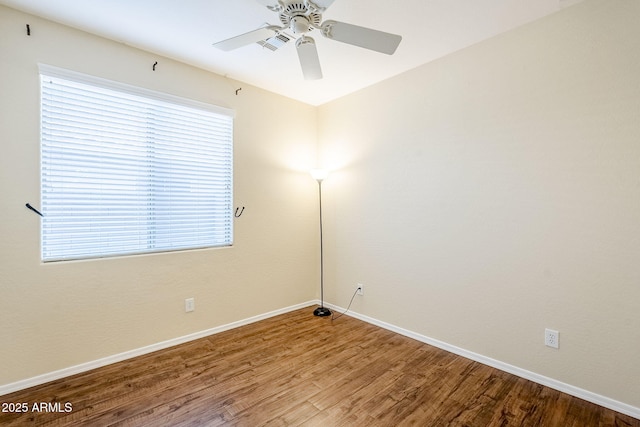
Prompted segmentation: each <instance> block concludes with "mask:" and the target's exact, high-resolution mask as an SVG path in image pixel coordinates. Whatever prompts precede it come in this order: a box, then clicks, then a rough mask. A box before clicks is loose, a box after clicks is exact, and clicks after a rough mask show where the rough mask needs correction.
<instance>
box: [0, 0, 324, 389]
mask: <svg viewBox="0 0 640 427" xmlns="http://www.w3.org/2000/svg"><path fill="white" fill-rule="evenodd" d="M26 24H29V25H30V27H31V34H32V35H31V36H30V37H28V36H27V35H26V27H25V25H26ZM155 61H158V66H157V68H156V71H155V72H154V71H153V70H152V65H153V63H154V62H155ZM38 63H45V64H49V65H54V66H58V67H62V68H67V69H71V70H74V71H79V72H83V73H87V74H91V75H94V76H98V77H103V78H107V79H112V80H117V81H120V82H124V83H128V84H133V85H139V86H142V87H145V88H149V89H152V90H157V91H162V92H166V93H170V94H173V95H177V96H182V97H186V98H191V99H196V100H199V101H204V102H209V103H213V104H218V105H221V106H224V107H228V108H232V109H234V110H235V111H236V120H235V162H234V168H235V184H234V185H235V188H234V190H235V204H236V205H237V206H245V207H246V208H245V211H244V214H243V215H242V217H241V218H239V219H237V220H236V222H235V246H234V247H233V248H229V249H212V250H200V251H185V252H179V253H172V254H159V255H149V256H135V257H123V258H113V259H105V260H95V261H82V262H64V263H55V264H46V265H43V264H42V263H41V262H40V253H39V250H40V249H39V245H40V234H39V233H40V221H39V218H38V216H36V215H35V214H33V213H32V212H31V211H29V210H27V209H26V208H25V206H24V205H25V203H27V202H29V203H31V204H33V205H34V206H36V207H38V206H39V204H40V182H39V179H40V177H39V77H38V66H37V64H38ZM238 87H242V91H240V92H239V94H238V96H236V94H235V90H236V89H237V88H238ZM282 117H287V118H288V119H287V122H286V126H284V125H283V123H282ZM0 125H1V126H0V153H1V154H0V178H1V181H0V215H1V220H0V346H1V347H2V348H1V351H0V385H3V384H8V383H12V382H15V381H19V380H24V379H27V378H30V377H33V376H37V375H41V374H44V373H49V372H52V371H55V370H59V369H62V368H67V367H71V366H75V365H78V364H81V363H84V362H90V361H94V360H96V359H99V358H102V357H106V356H111V355H114V354H118V353H121V352H125V351H129V350H133V349H138V348H141V347H143V346H147V345H151V344H155V343H158V342H161V341H164V340H169V339H173V338H176V337H180V336H184V335H187V334H191V333H195V332H199V331H202V330H206V329H209V328H213V327H216V326H219V325H223V324H227V323H230V322H234V321H238V320H242V319H246V318H249V317H251V316H255V315H260V314H263V313H267V312H270V311H272V310H277V309H282V308H285V307H289V306H292V305H295V304H299V303H303V302H307V301H310V300H313V299H315V298H317V297H318V295H316V293H317V286H316V285H317V281H318V279H317V277H318V267H317V262H315V260H316V259H317V255H318V252H317V247H318V245H317V242H318V241H317V238H318V237H317V235H318V233H317V219H316V215H317V211H316V209H317V206H316V203H317V201H316V188H317V186H316V183H315V182H314V181H313V180H312V179H311V178H310V177H309V175H308V173H307V170H308V169H309V168H310V167H312V166H315V162H316V155H317V133H316V109H315V108H314V107H311V106H307V105H304V104H301V103H298V102H295V101H292V100H289V99H286V98H283V97H280V96H276V95H273V94H270V93H268V92H265V91H262V90H259V89H256V88H253V87H251V86H249V85H246V84H241V83H237V82H233V81H231V80H227V79H225V78H223V77H220V76H217V75H214V74H211V73H207V72H205V71H202V70H199V69H196V68H192V67H189V66H187V65H184V64H180V63H177V62H175V61H171V60H169V59H166V58H159V57H157V56H154V55H151V54H149V53H146V52H142V51H139V50H136V49H133V48H131V47H128V46H125V45H123V44H119V43H115V42H111V41H107V40H104V39H101V38H98V37H94V36H91V35H88V34H86V33H82V32H80V31H76V30H73V29H70V28H67V27H64V26H61V25H57V24H54V23H51V22H48V21H45V20H41V19H38V18H35V17H33V16H29V15H25V14H22V13H19V12H17V11H14V10H12V9H8V8H5V7H2V6H0ZM187 297H195V302H196V311H195V312H193V313H190V314H186V313H185V312H184V299H185V298H187Z"/></svg>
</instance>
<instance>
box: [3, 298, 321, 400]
mask: <svg viewBox="0 0 640 427" xmlns="http://www.w3.org/2000/svg"><path fill="white" fill-rule="evenodd" d="M316 304H318V303H317V302H316V301H308V302H305V303H301V304H297V305H293V306H290V307H286V308H282V309H280V310H275V311H270V312H268V313H264V314H259V315H257V316H253V317H250V318H248V319H243V320H239V321H237V322H232V323H228V324H226V325H222V326H217V327H215V328H211V329H207V330H204V331H200V332H195V333H193V334H189V335H185V336H182V337H178V338H173V339H170V340H167V341H162V342H159V343H156V344H152V345H149V346H146V347H142V348H138V349H135V350H130V351H126V352H124V353H120V354H114V355H113V356H108V357H104V358H102V359H98V360H94V361H91V362H87V363H82V364H80V365H76V366H71V367H69V368H64V369H60V370H57V371H53V372H49V373H46V374H43V375H38V376H36V377H32V378H27V379H25V380H20V381H16V382H14V383H10V384H5V385H0V396H2V395H5V394H9V393H13V392H16V391H19V390H24V389H26V388H29V387H34V386H38V385H41V384H45V383H48V382H50V381H54V380H58V379H61V378H65V377H69V376H71V375H75V374H80V373H82V372H87V371H90V370H92V369H96V368H101V367H103V366H107V365H111V364H112V363H116V362H121V361H123V360H127V359H131V358H134V357H137V356H142V355H144V354H149V353H153V352H154V351H158V350H163V349H165V348H169V347H173V346H175V345H178V344H184V343H186V342H189V341H193V340H197V339H200V338H204V337H207V336H209V335H214V334H218V333H220V332H224V331H228V330H229V329H234V328H238V327H240V326H244V325H248V324H250V323H254V322H258V321H260V320H264V319H268V318H270V317H274V316H277V315H279V314H284V313H288V312H290V311H294V310H297V309H299V308H304V307H309V306H312V305H316Z"/></svg>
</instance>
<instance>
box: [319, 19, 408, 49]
mask: <svg viewBox="0 0 640 427" xmlns="http://www.w3.org/2000/svg"><path fill="white" fill-rule="evenodd" d="M322 35H324V36H325V37H326V38H328V39H332V40H337V41H339V42H343V43H348V44H352V45H354V46H360V47H363V48H365V49H370V50H375V51H376V52H380V53H386V54H387V55H393V53H394V52H395V51H396V49H397V48H398V45H399V44H400V41H401V40H402V36H399V35H397V34H390V33H385V32H383V31H378V30H372V29H371V28H365V27H359V26H357V25H353V24H346V23H344V22H338V21H325V22H323V23H322Z"/></svg>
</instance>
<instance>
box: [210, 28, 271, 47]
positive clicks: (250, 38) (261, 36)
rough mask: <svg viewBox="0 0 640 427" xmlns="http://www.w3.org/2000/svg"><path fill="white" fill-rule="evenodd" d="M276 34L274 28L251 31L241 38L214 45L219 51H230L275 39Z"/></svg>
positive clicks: (241, 35)
mask: <svg viewBox="0 0 640 427" xmlns="http://www.w3.org/2000/svg"><path fill="white" fill-rule="evenodd" d="M275 34H276V31H275V30H274V29H273V28H272V27H263V28H258V29H257V30H253V31H249V32H248V33H244V34H240V35H239V36H235V37H231V38H230V39H226V40H222V41H219V42H217V43H214V44H213V45H214V46H215V47H217V48H218V49H221V50H224V51H229V50H234V49H238V48H239V47H243V46H246V45H249V44H251V43H257V42H259V41H260V40H266V39H268V38H270V37H273V36H274V35H275Z"/></svg>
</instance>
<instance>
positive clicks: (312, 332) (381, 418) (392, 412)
mask: <svg viewBox="0 0 640 427" xmlns="http://www.w3.org/2000/svg"><path fill="white" fill-rule="evenodd" d="M312 311H313V310H312V308H305V309H301V310H296V311H293V312H291V313H287V314H283V315H280V316H276V317H273V318H270V319H266V320H263V321H260V322H257V323H254V324H251V325H247V326H243V327H240V328H236V329H233V330H229V331H225V332H222V333H219V334H216V335H213V336H210V337H206V338H202V339H200V340H196V341H192V342H189V343H185V344H183V345H180V346H176V347H172V348H169V349H166V350H162V351H159V352H155V353H152V354H148V355H144V356H140V357H137V358H135V359H131V360H127V361H123V362H120V363H115V364H113V365H109V366H105V367H103V368H99V369H96V370H93V371H90V372H86V373H83V374H79V375H74V376H72V377H68V378H65V379H61V380H57V381H53V382H51V383H48V384H44V385H42V386H39V387H34V388H31V389H27V390H22V391H19V392H16V393H13V394H10V395H6V396H2V397H0V401H2V402H29V403H30V404H33V403H37V402H45V403H48V402H59V403H60V404H64V403H65V402H70V403H72V405H73V411H72V412H69V413H64V412H63V413H57V412H54V413H46V412H35V411H29V412H28V413H24V414H8V413H0V425H2V426H21V427H22V426H84V425H87V426H160V425H161V426H182V427H192V426H229V425H232V426H251V427H254V426H316V425H317V426H385V427H386V426H409V425H418V426H425V425H426V426H467V427H469V426H478V427H485V426H536V427H537V426H545V427H546V426H551V427H554V426H562V427H565V426H581V427H583V426H627V427H640V420H637V419H634V418H632V417H629V416H626V415H623V414H619V413H616V412H614V411H611V410H607V409H605V408H602V407H599V406H597V405H594V404H591V403H589V402H585V401H583V400H581V399H578V398H574V397H571V396H569V395H566V394H563V393H560V392H558V391H555V390H552V389H549V388H547V387H543V386H541V385H539V384H535V383H533V382H530V381H527V380H525V379H522V378H518V377H515V376H513V375H510V374H508V373H505V372H502V371H499V370H496V369H493V368H490V367H488V366H484V365H482V364H480V363H477V362H474V361H471V360H468V359H465V358H462V357H460V356H456V355H454V354H451V353H448V352H446V351H444V350H441V349H438V348H434V347H431V346H429V345H426V344H423V343H420V342H418V341H415V340H412V339H410V338H407V337H403V336H400V335H398V334H395V333H393V332H390V331H388V330H385V329H381V328H379V327H377V326H374V325H371V324H368V323H365V322H362V321H359V320H357V319H354V318H352V317H349V316H343V317H341V318H340V319H337V320H335V321H331V319H330V318H318V317H315V316H313V315H312V314H311V313H312Z"/></svg>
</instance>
